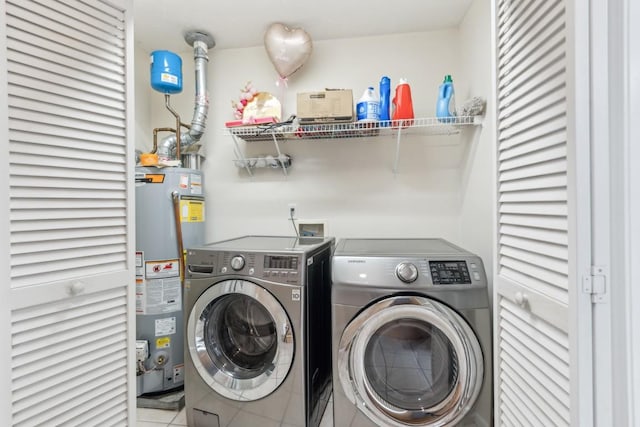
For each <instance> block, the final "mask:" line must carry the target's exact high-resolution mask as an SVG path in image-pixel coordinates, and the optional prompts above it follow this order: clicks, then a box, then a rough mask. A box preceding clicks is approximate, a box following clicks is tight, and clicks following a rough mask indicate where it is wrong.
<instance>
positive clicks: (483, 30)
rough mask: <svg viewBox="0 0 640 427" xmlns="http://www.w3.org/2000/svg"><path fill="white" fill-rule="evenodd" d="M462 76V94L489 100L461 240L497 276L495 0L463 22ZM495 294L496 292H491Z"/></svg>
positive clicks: (482, 2) (477, 5)
mask: <svg viewBox="0 0 640 427" xmlns="http://www.w3.org/2000/svg"><path fill="white" fill-rule="evenodd" d="M460 40H461V41H462V43H461V45H460V58H461V65H462V66H461V70H460V71H461V77H462V78H461V79H459V80H460V81H461V82H462V83H463V84H458V85H457V89H458V96H459V97H460V98H462V99H468V98H470V97H473V96H482V97H483V98H485V100H486V101H487V105H486V113H485V119H484V123H483V128H482V132H481V134H480V136H479V139H478V144H477V145H476V146H475V147H473V148H474V150H473V152H472V156H473V157H472V158H473V164H472V167H471V168H470V172H469V179H468V182H467V185H466V186H465V187H464V188H462V191H463V194H464V197H463V201H464V202H463V205H462V209H461V213H460V239H461V240H462V241H464V245H465V247H466V248H467V249H469V250H470V251H472V252H475V253H477V254H478V255H480V256H481V257H482V259H483V260H484V263H485V264H484V267H485V269H486V270H487V276H488V277H489V278H491V277H493V263H492V262H491V260H492V256H493V246H492V243H491V242H492V241H493V237H494V235H495V228H494V224H493V209H494V206H495V194H496V188H495V179H494V173H495V172H494V170H495V167H496V166H495V165H496V163H495V162H496V156H495V152H496V143H495V126H494V123H495V108H494V106H495V100H494V99H492V98H493V94H494V89H493V87H492V86H493V82H492V80H491V70H492V67H491V2H490V0H475V1H474V2H473V3H472V4H471V7H470V8H469V11H468V12H467V15H466V16H465V18H464V20H463V22H462V24H461V25H460ZM489 295H492V292H489Z"/></svg>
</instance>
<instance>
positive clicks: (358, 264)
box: [332, 239, 493, 427]
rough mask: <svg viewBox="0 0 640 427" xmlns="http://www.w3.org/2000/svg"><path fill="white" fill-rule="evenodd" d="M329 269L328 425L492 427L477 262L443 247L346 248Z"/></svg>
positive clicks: (486, 328) (369, 242)
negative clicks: (330, 413) (330, 390)
mask: <svg viewBox="0 0 640 427" xmlns="http://www.w3.org/2000/svg"><path fill="white" fill-rule="evenodd" d="M332 264H333V267H332V274H333V285H332V286H333V288H332V312H333V314H332V316H333V377H334V378H333V382H334V391H333V407H334V425H335V426H336V427H346V426H349V427H356V426H357V427H375V426H388V427H407V426H412V427H417V426H421V427H425V426H429V427H434V426H439V427H441V426H491V425H493V422H492V412H493V405H492V347H491V346H492V344H491V316H490V310H489V299H488V291H487V279H486V275H485V271H484V267H483V264H482V260H481V259H480V258H479V257H478V256H476V255H474V254H472V253H469V252H467V251H465V250H463V249H461V248H459V247H457V246H455V245H453V244H451V243H449V242H447V241H445V240H443V239H344V240H340V241H339V242H338V243H337V245H336V250H335V253H334V256H333V261H332Z"/></svg>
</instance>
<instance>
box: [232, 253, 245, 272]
mask: <svg viewBox="0 0 640 427" xmlns="http://www.w3.org/2000/svg"><path fill="white" fill-rule="evenodd" d="M243 267H244V257H243V256H242V255H236V256H234V257H233V258H231V268H233V269H234V270H235V271H240V270H242V268H243Z"/></svg>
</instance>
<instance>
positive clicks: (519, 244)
mask: <svg viewBox="0 0 640 427" xmlns="http://www.w3.org/2000/svg"><path fill="white" fill-rule="evenodd" d="M522 229H524V230H526V229H527V228H526V227H522ZM558 240H560V243H557V244H556V243H554V242H549V241H546V240H545V241H539V240H534V239H532V238H530V237H529V236H527V235H526V233H520V235H517V234H514V235H508V234H504V233H501V235H500V240H499V244H500V245H504V246H510V247H514V248H521V249H526V250H528V251H530V252H533V253H539V254H547V255H549V256H550V257H553V258H560V259H564V260H568V259H569V252H568V250H567V245H566V238H562V239H558Z"/></svg>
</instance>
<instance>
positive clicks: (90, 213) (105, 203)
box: [1, 0, 135, 427]
mask: <svg viewBox="0 0 640 427" xmlns="http://www.w3.org/2000/svg"><path fill="white" fill-rule="evenodd" d="M130 5H131V3H130V2H129V0H90V1H86V2H85V1H80V0H6V2H5V6H4V9H3V12H4V13H3V19H2V21H1V22H2V24H3V27H4V28H3V32H2V34H3V36H4V37H5V46H6V64H7V67H6V70H3V71H2V72H6V81H7V95H8V96H7V97H6V98H5V99H6V107H7V108H6V111H7V119H8V120H7V121H6V122H5V123H7V124H8V129H7V135H8V143H7V144H6V146H7V147H8V156H9V160H8V164H9V171H8V177H9V181H8V183H7V185H8V187H9V215H8V219H9V236H10V238H9V255H10V257H9V258H10V259H9V268H10V272H9V276H10V278H11V282H10V289H11V307H12V309H11V312H10V318H11V366H10V368H11V418H10V419H11V424H12V425H13V426H16V427H22V426H25V427H26V426H36V425H42V426H49V425H51V426H62V425H64V426H78V427H80V426H82V427H87V426H98V425H100V426H103V425H104V426H106V425H119V426H121V425H131V424H134V423H135V422H134V421H133V420H131V419H130V417H131V414H133V413H134V412H133V407H132V405H131V402H135V397H134V396H133V395H132V390H133V391H135V385H132V384H130V383H129V381H130V379H131V378H134V376H133V369H134V363H133V362H134V361H133V360H131V359H130V357H131V356H130V351H129V350H128V349H129V348H130V346H131V343H132V341H133V338H134V335H133V333H132V324H131V320H130V319H132V318H133V316H132V314H131V313H132V311H131V310H132V309H133V307H134V306H135V301H134V299H133V291H132V288H131V284H132V283H133V281H134V275H133V270H132V267H131V266H132V263H133V256H132V251H133V249H132V248H133V245H132V243H133V239H132V237H131V235H132V227H131V225H132V216H131V211H130V206H131V198H130V195H131V194H132V193H133V189H134V184H133V165H132V163H131V161H130V157H129V156H131V153H132V148H130V147H131V143H130V142H129V140H128V139H129V135H130V130H129V128H128V126H129V125H130V124H131V123H132V122H133V121H132V114H131V112H130V101H129V100H130V99H131V98H130V97H131V95H132V89H131V88H132V84H131V83H132V78H131V76H130V75H129V74H127V73H128V70H132V58H133V53H132V52H130V51H129V50H128V49H129V48H130V47H131V46H132V39H131V37H132V34H130V33H128V31H129V29H131V28H132V26H131V15H130V14H129V13H128V12H127V11H126V7H129V6H130Z"/></svg>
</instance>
